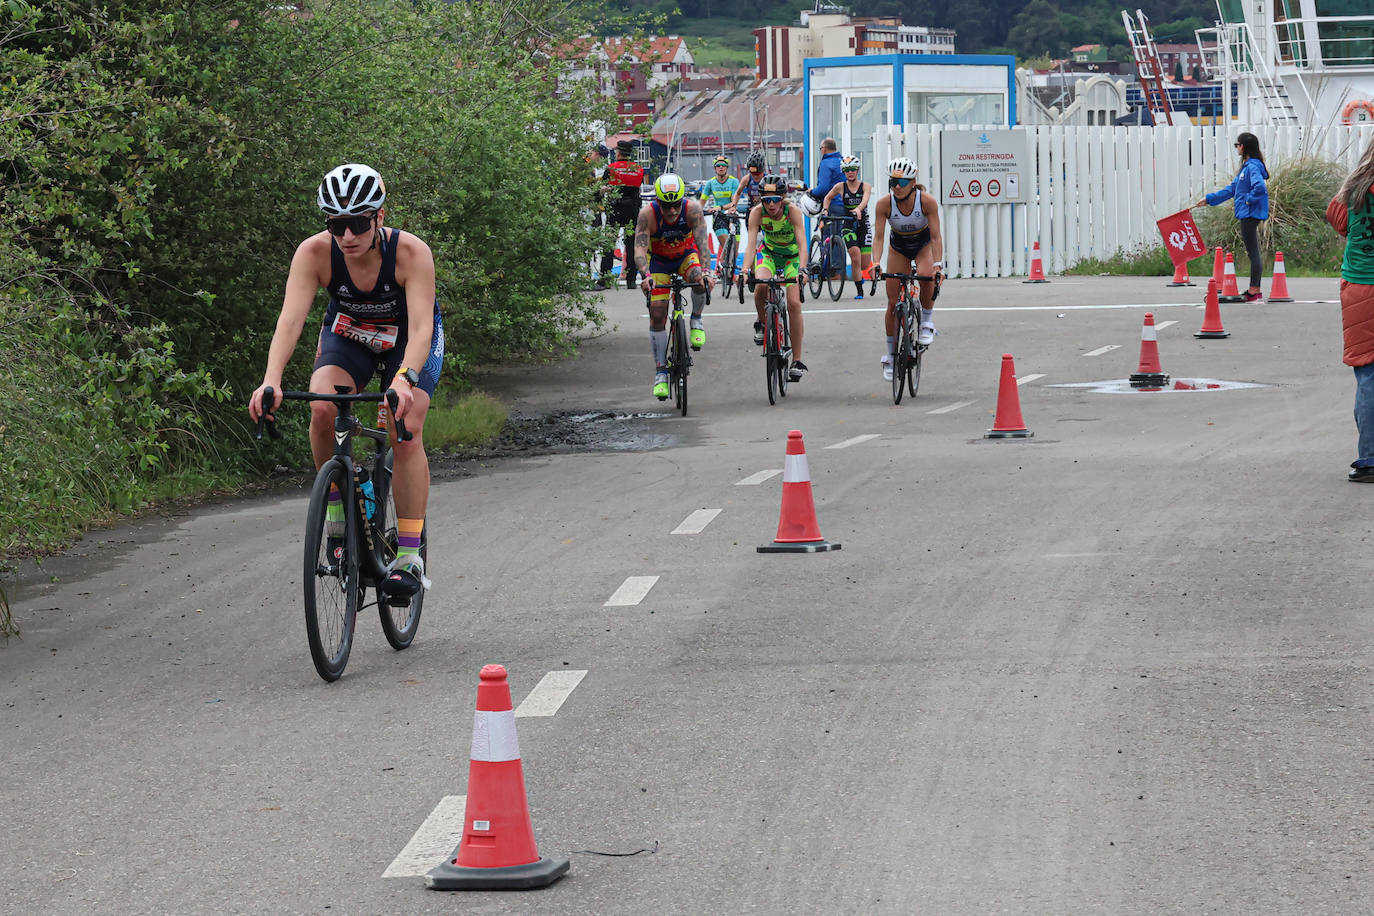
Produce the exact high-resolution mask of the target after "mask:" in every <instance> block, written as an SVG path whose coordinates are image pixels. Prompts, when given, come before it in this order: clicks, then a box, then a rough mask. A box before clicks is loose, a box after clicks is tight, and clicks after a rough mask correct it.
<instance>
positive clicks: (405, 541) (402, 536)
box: [396, 518, 425, 559]
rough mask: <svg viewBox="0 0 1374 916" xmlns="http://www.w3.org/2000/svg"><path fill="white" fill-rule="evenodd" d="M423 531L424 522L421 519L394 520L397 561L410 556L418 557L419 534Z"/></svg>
mask: <svg viewBox="0 0 1374 916" xmlns="http://www.w3.org/2000/svg"><path fill="white" fill-rule="evenodd" d="M424 529H425V520H424V519H422V518H398V519H396V557H397V559H399V558H401V557H403V556H406V555H407V554H410V555H411V556H419V554H420V533H421V532H422V531H424Z"/></svg>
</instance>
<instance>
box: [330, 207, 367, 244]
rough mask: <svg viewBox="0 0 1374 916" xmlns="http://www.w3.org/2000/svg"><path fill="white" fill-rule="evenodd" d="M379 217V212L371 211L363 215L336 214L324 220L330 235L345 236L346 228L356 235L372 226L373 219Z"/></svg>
mask: <svg viewBox="0 0 1374 916" xmlns="http://www.w3.org/2000/svg"><path fill="white" fill-rule="evenodd" d="M376 218H377V214H375V213H370V214H365V215H363V216H334V217H330V218H329V219H327V220H325V221H324V225H325V228H326V229H328V230H329V234H330V235H336V236H338V237H339V238H343V234H344V231H345V230H350V231H352V233H353V234H354V235H362V234H363V233H364V232H366V231H367V230H368V229H370V228H372V221H373V220H375V219H376Z"/></svg>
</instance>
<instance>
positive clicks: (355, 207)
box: [316, 162, 386, 216]
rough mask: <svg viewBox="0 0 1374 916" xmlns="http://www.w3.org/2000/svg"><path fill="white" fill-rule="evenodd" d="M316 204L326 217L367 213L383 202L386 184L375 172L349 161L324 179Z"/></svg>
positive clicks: (370, 168) (378, 208)
mask: <svg viewBox="0 0 1374 916" xmlns="http://www.w3.org/2000/svg"><path fill="white" fill-rule="evenodd" d="M316 202H317V203H318V204H319V205H320V209H321V210H323V211H324V212H325V215H326V216H358V215H361V214H363V213H371V212H372V211H374V210H380V209H381V208H382V204H384V203H386V185H385V184H383V183H382V176H381V175H378V174H377V170H376V169H374V168H372V167H371V166H368V165H360V164H358V163H355V162H350V163H348V164H347V165H341V166H339V167H338V168H336V169H333V170H332V171H331V172H330V173H329V174H328V175H326V176H324V181H321V182H320V190H319V194H318V195H317V200H316Z"/></svg>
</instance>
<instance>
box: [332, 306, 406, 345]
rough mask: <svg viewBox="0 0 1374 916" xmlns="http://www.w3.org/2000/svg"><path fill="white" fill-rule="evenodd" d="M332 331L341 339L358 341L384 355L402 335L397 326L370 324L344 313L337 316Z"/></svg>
mask: <svg viewBox="0 0 1374 916" xmlns="http://www.w3.org/2000/svg"><path fill="white" fill-rule="evenodd" d="M331 330H333V332H334V333H335V334H338V335H339V336H340V337H347V338H348V339H349V340H356V341H357V342H358V343H360V344H362V345H364V346H366V347H368V348H370V349H371V350H372V352H374V353H383V352H385V351H387V350H390V349H391V348H392V347H394V346H396V338H397V335H398V334H399V333H400V329H399V327H398V326H397V325H394V324H369V323H368V322H366V321H359V320H358V319H356V318H350V317H348V316H347V315H345V314H343V313H342V312H341V313H339V314H338V315H336V316H335V318H334V327H333V328H332V329H331Z"/></svg>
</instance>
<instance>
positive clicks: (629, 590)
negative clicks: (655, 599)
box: [602, 576, 658, 607]
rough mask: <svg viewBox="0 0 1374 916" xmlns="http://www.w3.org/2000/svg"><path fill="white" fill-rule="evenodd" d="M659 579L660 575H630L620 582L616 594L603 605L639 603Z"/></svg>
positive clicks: (617, 605)
mask: <svg viewBox="0 0 1374 916" xmlns="http://www.w3.org/2000/svg"><path fill="white" fill-rule="evenodd" d="M657 581H658V576H630V577H629V578H628V579H626V580H625V581H624V582H622V583H620V588H618V589H616V590H615V594H614V595H612V596H611V597H610V598H609V599H607V601H606V603H605V604H603V605H602V607H632V606H634V605H636V604H639V602H641V601H643V600H644V596H645V595H647V594H649V589H651V588H653V587H654V583H655V582H657Z"/></svg>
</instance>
